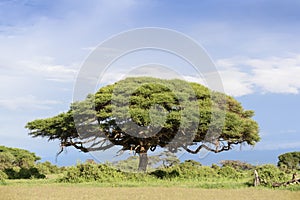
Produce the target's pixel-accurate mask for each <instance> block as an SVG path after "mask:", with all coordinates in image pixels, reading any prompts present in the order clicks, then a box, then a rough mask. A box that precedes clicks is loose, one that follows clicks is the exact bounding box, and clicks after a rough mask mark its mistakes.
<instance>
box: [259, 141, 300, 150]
mask: <svg viewBox="0 0 300 200" xmlns="http://www.w3.org/2000/svg"><path fill="white" fill-rule="evenodd" d="M299 146H300V142H298V141H296V142H295V141H286V142H284V141H278V142H263V143H258V144H257V145H256V146H255V147H254V149H255V150H279V149H293V148H299Z"/></svg>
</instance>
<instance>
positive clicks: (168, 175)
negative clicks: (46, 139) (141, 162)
mask: <svg viewBox="0 0 300 200" xmlns="http://www.w3.org/2000/svg"><path fill="white" fill-rule="evenodd" d="M254 169H256V170H257V171H258V173H259V175H260V179H261V182H262V184H263V185H265V186H271V185H272V183H274V182H283V181H287V180H290V178H291V174H286V173H285V172H284V171H281V170H280V169H279V168H278V167H276V166H274V165H271V164H267V165H261V166H256V167H254V168H253V169H252V168H251V169H247V170H242V171H241V170H237V169H235V168H234V167H231V166H222V167H219V166H216V165H213V166H212V167H208V166H201V164H200V163H197V162H194V161H186V162H183V163H180V164H178V165H175V166H172V167H168V168H161V169H157V170H155V171H152V172H149V173H132V172H122V171H120V170H117V169H115V168H113V167H111V166H108V165H105V164H95V163H83V164H77V165H76V166H72V167H68V168H66V170H65V173H64V175H63V176H62V177H61V178H60V179H59V181H60V182H69V183H80V182H91V181H96V182H118V181H124V180H131V181H150V180H155V179H156V180H157V179H163V180H216V179H222V178H223V179H231V180H238V179H243V180H244V179H245V180H248V181H249V182H248V185H252V184H253V182H252V181H253V177H254V176H253V173H254Z"/></svg>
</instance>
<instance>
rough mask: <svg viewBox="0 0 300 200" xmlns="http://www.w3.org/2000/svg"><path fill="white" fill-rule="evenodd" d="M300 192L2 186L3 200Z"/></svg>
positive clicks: (194, 199)
mask: <svg viewBox="0 0 300 200" xmlns="http://www.w3.org/2000/svg"><path fill="white" fill-rule="evenodd" d="M299 196H300V192H299V191H297V192H294V191H286V190H272V189H261V188H259V189H256V188H243V189H199V188H177V187H170V188H166V187H162V188H161V187H140V188H123V187H122V188H116V187H115V188H109V187H94V186H89V187H80V186H75V185H73V186H57V185H52V186H51V185H41V186H0V199H3V200H19V199H20V200H21V199H22V200H43V199H49V200H51V199H53V200H54V199H55V200H56V199H60V200H68V199H70V200H71V199H72V200H74V199H78V200H80V199H88V200H96V199H97V200H98V199H110V200H114V199H120V200H121V199H122V200H123V199H128V200H129V199H130V200H140V199H143V200H153V199H163V200H168V199H170V200H171V199H172V200H176V199H178V200H184V199H188V200H199V199H205V200H216V199H231V200H240V199H243V200H254V199H255V200H270V199H272V200H291V199H293V200H296V199H300V198H299Z"/></svg>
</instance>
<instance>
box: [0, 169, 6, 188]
mask: <svg viewBox="0 0 300 200" xmlns="http://www.w3.org/2000/svg"><path fill="white" fill-rule="evenodd" d="M7 178H8V176H7V174H6V173H4V172H3V171H1V170H0V185H1V184H5V179H7Z"/></svg>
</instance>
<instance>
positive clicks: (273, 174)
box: [256, 164, 289, 186]
mask: <svg viewBox="0 0 300 200" xmlns="http://www.w3.org/2000/svg"><path fill="white" fill-rule="evenodd" d="M256 170H257V172H258V175H259V177H260V180H261V183H262V184H264V185H266V186H271V185H272V184H273V183H275V182H284V181H286V180H288V179H289V177H288V176H287V174H285V173H284V172H283V171H281V170H280V169H279V168H277V167H276V166H274V165H271V164H266V165H261V166H258V167H256Z"/></svg>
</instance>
